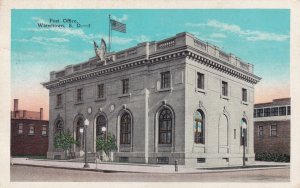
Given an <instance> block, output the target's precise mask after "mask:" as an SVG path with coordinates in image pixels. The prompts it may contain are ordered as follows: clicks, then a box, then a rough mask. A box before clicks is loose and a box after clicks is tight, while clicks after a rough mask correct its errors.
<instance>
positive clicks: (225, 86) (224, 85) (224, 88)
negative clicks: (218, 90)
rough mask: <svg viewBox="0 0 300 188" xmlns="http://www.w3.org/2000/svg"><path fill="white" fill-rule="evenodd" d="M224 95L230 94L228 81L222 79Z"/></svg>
mask: <svg viewBox="0 0 300 188" xmlns="http://www.w3.org/2000/svg"><path fill="white" fill-rule="evenodd" d="M222 95H223V96H228V83H227V82H225V81H222Z"/></svg>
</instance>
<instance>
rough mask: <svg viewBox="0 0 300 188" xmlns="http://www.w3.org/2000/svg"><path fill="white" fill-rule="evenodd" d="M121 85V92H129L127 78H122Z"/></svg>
mask: <svg viewBox="0 0 300 188" xmlns="http://www.w3.org/2000/svg"><path fill="white" fill-rule="evenodd" d="M122 86H123V90H122V92H123V94H127V93H128V92H129V79H128V78H127V79H124V80H122Z"/></svg>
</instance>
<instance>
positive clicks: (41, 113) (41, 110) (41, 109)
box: [40, 108, 43, 120]
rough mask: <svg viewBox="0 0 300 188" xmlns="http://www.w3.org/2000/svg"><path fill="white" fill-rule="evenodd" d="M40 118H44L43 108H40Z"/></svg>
mask: <svg viewBox="0 0 300 188" xmlns="http://www.w3.org/2000/svg"><path fill="white" fill-rule="evenodd" d="M40 120H43V108H40Z"/></svg>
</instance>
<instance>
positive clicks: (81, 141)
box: [79, 127, 83, 157]
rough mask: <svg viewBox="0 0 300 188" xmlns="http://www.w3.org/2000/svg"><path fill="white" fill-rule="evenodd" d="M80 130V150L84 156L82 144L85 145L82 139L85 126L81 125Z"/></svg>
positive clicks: (80, 153)
mask: <svg viewBox="0 0 300 188" xmlns="http://www.w3.org/2000/svg"><path fill="white" fill-rule="evenodd" d="M79 132H80V148H79V149H80V151H79V155H80V157H81V156H83V148H82V146H83V140H82V136H83V127H80V128H79Z"/></svg>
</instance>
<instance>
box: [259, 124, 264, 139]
mask: <svg viewBox="0 0 300 188" xmlns="http://www.w3.org/2000/svg"><path fill="white" fill-rule="evenodd" d="M263 135H264V127H263V126H261V125H260V126H258V136H259V137H263Z"/></svg>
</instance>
